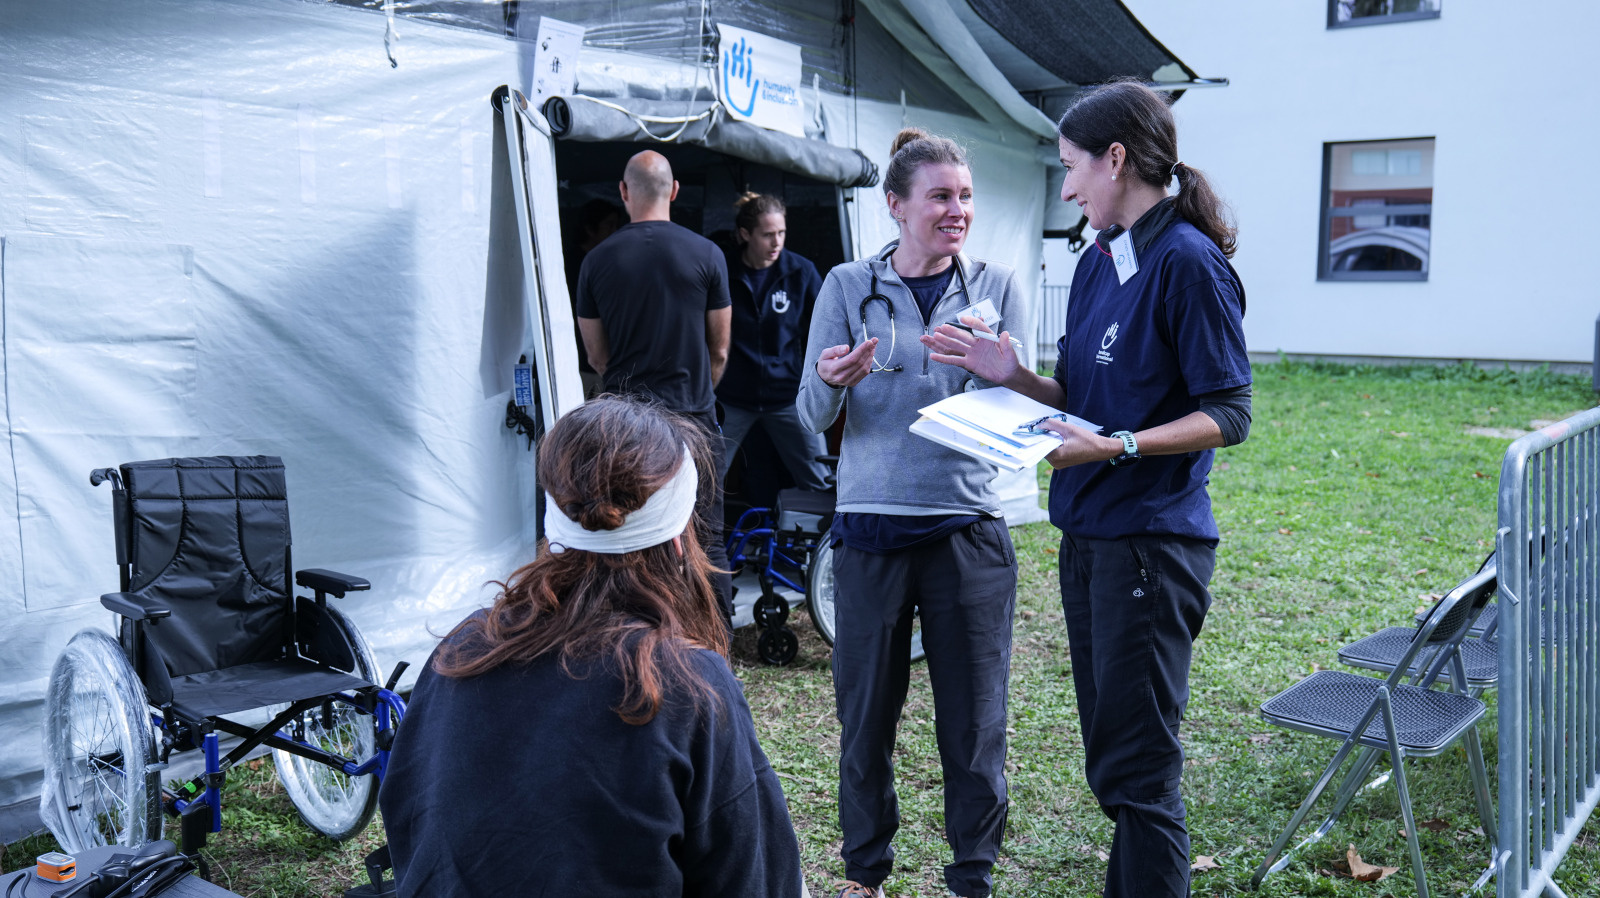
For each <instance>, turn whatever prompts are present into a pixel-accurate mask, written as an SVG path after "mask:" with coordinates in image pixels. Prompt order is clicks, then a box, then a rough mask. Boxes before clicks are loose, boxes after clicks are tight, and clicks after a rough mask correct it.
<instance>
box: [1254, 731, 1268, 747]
mask: <svg viewBox="0 0 1600 898" xmlns="http://www.w3.org/2000/svg"><path fill="white" fill-rule="evenodd" d="M1271 741H1272V734H1271V733H1257V734H1255V735H1254V736H1251V737H1250V739H1249V742H1250V744H1251V745H1266V744H1267V743H1268V742H1271Z"/></svg>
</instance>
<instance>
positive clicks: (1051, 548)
mask: <svg viewBox="0 0 1600 898" xmlns="http://www.w3.org/2000/svg"><path fill="white" fill-rule="evenodd" d="M1044 554H1046V555H1054V554H1056V547H1055V546H1045V549H1044Z"/></svg>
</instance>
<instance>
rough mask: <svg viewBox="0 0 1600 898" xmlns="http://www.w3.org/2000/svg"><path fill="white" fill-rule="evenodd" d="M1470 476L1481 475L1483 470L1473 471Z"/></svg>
mask: <svg viewBox="0 0 1600 898" xmlns="http://www.w3.org/2000/svg"><path fill="white" fill-rule="evenodd" d="M1472 476H1473V477H1482V476H1483V472H1482V471H1473V472H1472Z"/></svg>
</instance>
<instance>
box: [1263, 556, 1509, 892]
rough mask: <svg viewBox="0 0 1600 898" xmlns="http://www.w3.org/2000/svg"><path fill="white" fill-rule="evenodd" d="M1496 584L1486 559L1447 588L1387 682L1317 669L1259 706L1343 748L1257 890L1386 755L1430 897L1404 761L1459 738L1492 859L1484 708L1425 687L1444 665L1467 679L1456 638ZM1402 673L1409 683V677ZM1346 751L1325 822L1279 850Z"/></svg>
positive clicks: (1418, 873) (1316, 836)
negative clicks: (1425, 657) (1427, 657)
mask: <svg viewBox="0 0 1600 898" xmlns="http://www.w3.org/2000/svg"><path fill="white" fill-rule="evenodd" d="M1496 583H1497V568H1496V566H1495V565H1493V564H1490V565H1487V566H1486V567H1485V568H1484V569H1483V570H1480V571H1479V572H1478V573H1476V574H1474V575H1473V576H1471V577H1469V578H1467V579H1466V580H1464V581H1462V583H1460V584H1459V585H1458V586H1456V587H1455V588H1454V589H1452V590H1450V592H1449V593H1447V594H1446V595H1445V597H1444V598H1443V599H1440V600H1439V603H1438V604H1437V605H1435V606H1434V608H1433V611H1432V613H1431V614H1429V615H1428V617H1427V619H1426V620H1425V621H1423V624H1422V626H1421V627H1419V628H1418V629H1417V630H1416V631H1414V633H1412V636H1411V642H1410V645H1409V646H1408V647H1407V649H1406V651H1405V653H1404V654H1403V655H1402V656H1401V657H1400V658H1399V659H1398V661H1397V662H1396V664H1395V666H1394V668H1393V669H1392V670H1391V671H1390V673H1389V675H1388V676H1387V677H1385V678H1384V679H1381V680H1380V679H1377V678H1375V677H1363V676H1358V675H1355V674H1350V673H1345V672H1343V671H1334V670H1320V671H1317V672H1316V673H1313V674H1312V675H1311V676H1309V677H1306V678H1305V679H1304V680H1301V681H1300V682H1298V683H1296V684H1294V685H1293V686H1291V687H1289V688H1288V689H1285V690H1284V691H1283V692H1281V693H1279V694H1278V695H1276V696H1274V697H1273V698H1271V699H1269V700H1268V701H1267V702H1266V703H1265V704H1263V705H1262V706H1261V716H1262V717H1263V718H1265V719H1266V721H1267V722H1268V723H1271V724H1274V725H1276V726H1281V727H1287V728H1289V729H1293V730H1299V731H1300V732H1303V733H1311V734H1313V735H1317V736H1325V737H1328V738H1332V739H1338V740H1340V741H1341V744H1340V746H1339V750H1338V751H1337V752H1335V753H1334V756H1333V759H1332V760H1331V761H1329V762H1328V766H1327V767H1326V768H1325V769H1324V770H1323V771H1322V776H1320V777H1319V778H1318V779H1317V781H1316V784H1315V785H1314V786H1313V787H1312V789H1311V793H1310V794H1309V795H1307V796H1306V798H1305V801H1303V802H1301V803H1300V807H1299V808H1297V809H1296V810H1295V812H1294V816H1293V817H1291V818H1290V819H1289V825H1288V826H1287V827H1285V828H1284V830H1283V833H1282V834H1281V835H1279V836H1278V838H1277V841H1275V842H1274V843H1273V845H1272V850H1270V851H1269V852H1267V856H1266V857H1265V858H1264V859H1263V860H1262V861H1261V866H1260V867H1258V868H1257V869H1256V872H1255V875H1254V876H1252V877H1251V879H1250V885H1251V887H1252V888H1256V887H1258V886H1260V885H1261V881H1262V880H1263V879H1265V878H1266V877H1267V876H1268V875H1269V874H1271V873H1275V872H1277V871H1279V870H1282V869H1283V868H1284V867H1286V866H1288V863H1289V861H1290V860H1291V859H1292V858H1293V857H1294V856H1295V855H1297V854H1299V852H1300V851H1301V850H1303V849H1304V848H1306V847H1307V846H1309V845H1311V844H1313V843H1315V842H1317V841H1318V840H1320V839H1321V838H1322V837H1323V836H1325V835H1327V834H1328V832H1329V831H1330V830H1332V829H1333V826H1334V824H1335V823H1336V822H1337V821H1338V819H1339V816H1340V815H1341V814H1342V813H1344V810H1345V808H1346V807H1348V806H1349V804H1350V801H1351V799H1353V798H1354V797H1355V795H1356V793H1357V792H1359V791H1360V789H1361V784H1362V783H1363V782H1364V781H1365V780H1366V777H1367V774H1368V773H1369V772H1370V771H1371V770H1372V767H1373V765H1374V764H1375V763H1376V762H1377V758H1378V754H1379V753H1380V752H1387V753H1388V755H1389V765H1390V768H1391V770H1392V771H1393V774H1394V784H1395V791H1396V793H1397V794H1398V796H1399V799H1400V814H1401V817H1402V818H1403V820H1404V823H1405V832H1406V843H1407V846H1408V847H1409V849H1410V853H1411V872H1412V875H1413V876H1414V877H1415V879H1416V883H1417V895H1418V896H1419V898H1427V896H1428V882H1427V877H1426V875H1425V873H1424V871H1423V867H1422V848H1421V845H1420V844H1419V843H1418V840H1417V824H1416V819H1415V818H1414V817H1413V815H1412V812H1411V793H1410V790H1409V789H1408V788H1407V786H1406V769H1405V761H1406V759H1407V758H1413V757H1416V758H1431V757H1435V756H1438V755H1441V754H1443V753H1444V752H1445V751H1446V750H1447V749H1449V747H1450V746H1451V745H1453V744H1455V742H1456V740H1458V739H1459V740H1462V742H1463V744H1464V745H1465V747H1466V750H1467V763H1468V765H1469V767H1470V768H1471V773H1472V786H1473V792H1474V797H1475V798H1476V800H1477V805H1478V816H1479V819H1480V820H1481V821H1482V824H1483V831H1484V833H1485V835H1486V836H1487V837H1488V838H1489V839H1490V846H1489V853H1490V857H1491V858H1492V857H1493V855H1494V845H1493V838H1494V835H1493V834H1494V833H1495V823H1494V810H1493V808H1492V806H1491V805H1490V803H1489V777H1488V774H1487V772H1486V770H1485V768H1484V763H1483V747H1482V745H1481V744H1480V742H1479V740H1478V730H1477V722H1478V720H1479V718H1481V717H1483V715H1484V711H1485V707H1484V704H1483V702H1482V701H1480V700H1479V699H1478V698H1476V697H1474V696H1470V695H1465V694H1463V693H1462V692H1459V691H1448V692H1446V691H1441V690H1437V689H1433V688H1431V687H1432V686H1433V685H1434V683H1435V682H1436V681H1437V680H1438V679H1439V677H1440V675H1441V673H1442V672H1443V671H1444V669H1445V668H1446V667H1447V666H1448V667H1451V668H1452V670H1453V673H1454V677H1455V682H1456V683H1458V684H1459V683H1466V682H1468V676H1467V673H1466V671H1465V669H1464V665H1463V664H1462V660H1461V652H1460V647H1461V643H1462V641H1463V640H1464V639H1465V638H1466V636H1467V633H1468V631H1469V629H1470V627H1471V624H1472V621H1473V620H1474V619H1475V618H1477V617H1478V615H1479V614H1480V613H1481V612H1482V611H1483V608H1484V606H1485V605H1486V604H1487V603H1488V601H1489V598H1490V597H1491V596H1492V595H1494V591H1495V586H1496ZM1429 649H1431V650H1432V660H1431V662H1429V663H1428V664H1427V665H1426V666H1425V667H1422V668H1421V669H1420V671H1419V673H1417V674H1416V675H1414V676H1413V675H1411V674H1410V673H1409V672H1410V671H1412V670H1414V669H1416V668H1417V667H1418V658H1419V657H1420V656H1421V655H1422V653H1423V652H1424V651H1426V650H1429ZM1408 678H1411V679H1413V680H1414V682H1410V683H1408V682H1405V681H1406V680H1407V679H1408ZM1352 753H1354V754H1356V756H1357V757H1356V761H1355V763H1354V765H1353V766H1352V767H1351V769H1350V772H1349V773H1347V774H1346V775H1345V777H1344V779H1343V780H1342V781H1341V783H1340V786H1339V791H1338V793H1337V795H1336V797H1335V798H1334V803H1333V808H1332V810H1331V811H1330V812H1329V814H1328V817H1327V819H1326V820H1324V821H1323V822H1322V825H1321V826H1319V827H1317V829H1316V831H1315V832H1313V833H1312V834H1311V835H1310V836H1309V837H1307V838H1306V839H1305V840H1304V841H1302V842H1301V843H1300V844H1299V845H1297V846H1295V848H1294V849H1293V850H1292V851H1290V852H1288V853H1287V854H1285V853H1284V847H1285V846H1286V845H1288V844H1289V840H1290V839H1292V838H1294V834H1295V832H1296V831H1297V830H1299V828H1300V825H1301V824H1302V823H1304V822H1305V819H1306V817H1307V815H1309V814H1310V812H1311V808H1312V806H1313V805H1314V804H1315V803H1316V801H1317V799H1318V798H1320V797H1321V796H1322V793H1323V792H1325V791H1326V790H1327V788H1328V786H1329V785H1330V784H1331V783H1332V782H1333V778H1334V776H1335V774H1337V773H1338V772H1339V768H1340V767H1342V766H1343V765H1344V763H1345V761H1346V760H1348V759H1349V757H1350V755H1351V754H1352Z"/></svg>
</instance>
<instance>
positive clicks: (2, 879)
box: [0, 845, 239, 898]
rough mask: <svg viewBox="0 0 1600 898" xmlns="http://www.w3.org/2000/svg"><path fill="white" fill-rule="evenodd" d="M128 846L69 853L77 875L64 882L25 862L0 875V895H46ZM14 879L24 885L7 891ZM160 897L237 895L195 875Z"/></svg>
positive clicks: (84, 875)
mask: <svg viewBox="0 0 1600 898" xmlns="http://www.w3.org/2000/svg"><path fill="white" fill-rule="evenodd" d="M133 851H134V850H133V849H132V848H125V847H123V846H121V845H112V846H110V847H109V848H90V849H88V850H86V851H83V852H80V853H79V854H76V855H73V857H74V858H76V859H77V861H78V875H77V876H74V877H73V878H72V879H70V880H68V881H66V882H46V881H44V880H42V879H39V878H38V877H36V876H34V875H33V865H32V863H31V862H30V863H29V865H28V866H27V867H25V868H23V869H21V870H18V871H17V872H15V873H7V874H5V875H3V876H0V898H50V896H51V895H54V894H55V893H56V892H58V891H64V890H66V889H68V888H71V887H73V886H76V885H78V884H79V883H81V882H83V881H84V880H85V879H87V878H88V877H89V876H91V875H92V874H93V873H94V871H95V870H96V869H98V868H99V866H100V865H101V864H103V863H105V862H106V861H107V860H108V859H110V857H111V856H112V855H113V854H119V853H120V854H132V853H133ZM18 879H26V880H27V885H24V886H21V887H19V888H17V890H16V891H15V892H12V891H9V889H11V888H12V883H14V882H16V881H17V880H18ZM159 894H160V895H161V898H168V896H171V898H230V896H231V898H239V896H238V895H237V894H235V893H233V892H230V891H228V890H227V889H224V888H221V887H220V886H214V885H212V884H211V883H209V882H206V881H205V880H203V879H201V878H200V877H198V876H185V877H184V878H182V879H180V880H178V881H177V882H175V883H173V884H172V885H170V886H168V887H167V888H166V889H165V890H163V891H162V892H160V893H159Z"/></svg>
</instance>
